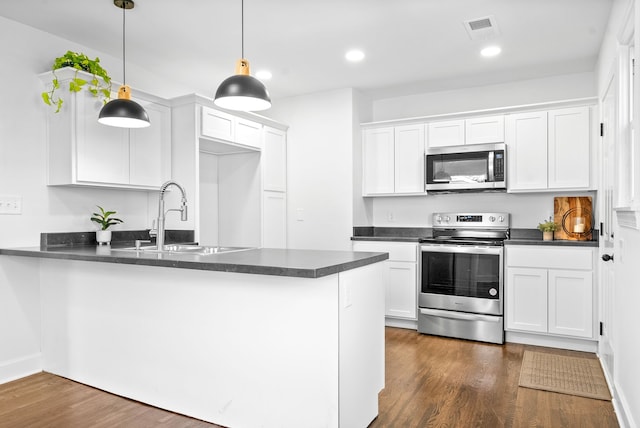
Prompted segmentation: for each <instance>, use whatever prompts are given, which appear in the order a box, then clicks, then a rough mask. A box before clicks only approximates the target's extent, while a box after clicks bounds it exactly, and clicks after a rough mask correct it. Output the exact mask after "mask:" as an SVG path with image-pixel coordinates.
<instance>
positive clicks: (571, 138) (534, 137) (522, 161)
mask: <svg viewBox="0 0 640 428" xmlns="http://www.w3.org/2000/svg"><path fill="white" fill-rule="evenodd" d="M505 129H506V130H505V142H506V143H507V151H508V155H507V156H508V161H507V174H508V178H507V186H508V191H510V192H526V191H544V190H556V189H562V190H588V189H590V185H591V182H590V181H591V180H590V178H591V142H590V111H589V107H588V106H582V107H572V108H565V109H556V110H549V111H536V112H525V113H516V114H510V115H508V116H507V120H506V123H505Z"/></svg>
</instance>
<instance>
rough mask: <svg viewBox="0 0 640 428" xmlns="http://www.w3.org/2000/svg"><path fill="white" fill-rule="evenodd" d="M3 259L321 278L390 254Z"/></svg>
mask: <svg viewBox="0 0 640 428" xmlns="http://www.w3.org/2000/svg"><path fill="white" fill-rule="evenodd" d="M0 255H11V256H26V257H39V258H48V259H62V260H85V261H93V262H106V263H123V264H135V265H144V266H162V267H172V268H181V269H198V270H213V271H222V272H236V273H248V274H258V275H279V276H293V277H302V278H320V277H323V276H327V275H332V274H335V273H338V272H343V271H347V270H351V269H355V268H357V267H360V266H366V265H369V264H372V263H376V262H379V261H383V260H386V259H387V258H389V255H388V254H387V253H365V252H351V251H320V250H283V249H270V248H256V249H249V250H244V251H237V252H230V253H219V254H209V255H198V254H184V253H153V252H145V251H122V250H119V249H118V248H117V246H115V245H114V247H113V248H112V247H111V246H110V245H103V246H98V245H71V246H56V247H48V248H43V249H41V248H39V247H27V248H2V249H0Z"/></svg>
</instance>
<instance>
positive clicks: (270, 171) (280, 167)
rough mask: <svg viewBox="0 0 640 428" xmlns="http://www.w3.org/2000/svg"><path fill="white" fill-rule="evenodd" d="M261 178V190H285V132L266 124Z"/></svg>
mask: <svg viewBox="0 0 640 428" xmlns="http://www.w3.org/2000/svg"><path fill="white" fill-rule="evenodd" d="M262 180H263V184H262V186H263V190H272V191H277V192H285V191H286V190H287V134H286V133H285V132H284V131H281V130H279V129H275V128H271V127H268V126H265V127H264V148H263V149H262Z"/></svg>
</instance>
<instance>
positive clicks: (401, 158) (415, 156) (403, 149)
mask: <svg viewBox="0 0 640 428" xmlns="http://www.w3.org/2000/svg"><path fill="white" fill-rule="evenodd" d="M393 153H394V165H393V166H394V193H420V192H424V166H425V158H424V126H423V125H406V126H396V127H395V129H394V152H393Z"/></svg>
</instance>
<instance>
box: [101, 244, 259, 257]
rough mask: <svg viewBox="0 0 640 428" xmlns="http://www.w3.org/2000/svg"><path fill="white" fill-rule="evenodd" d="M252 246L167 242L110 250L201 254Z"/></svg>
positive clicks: (245, 248)
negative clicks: (159, 247) (164, 243)
mask: <svg viewBox="0 0 640 428" xmlns="http://www.w3.org/2000/svg"><path fill="white" fill-rule="evenodd" d="M253 248H254V247H217V246H209V245H191V244H168V245H165V246H164V249H162V250H159V249H158V247H157V246H155V245H146V246H141V247H139V248H136V247H124V248H112V249H111V251H138V252H143V253H169V254H171V253H173V254H198V255H201V256H204V255H209V254H221V253H232V252H236V251H244V250H251V249H253Z"/></svg>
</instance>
